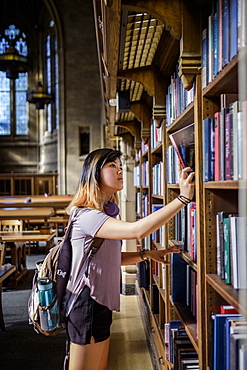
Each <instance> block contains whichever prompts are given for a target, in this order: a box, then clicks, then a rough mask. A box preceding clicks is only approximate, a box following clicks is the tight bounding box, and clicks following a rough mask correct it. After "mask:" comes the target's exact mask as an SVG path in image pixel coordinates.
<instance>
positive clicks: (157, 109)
mask: <svg viewBox="0 0 247 370" xmlns="http://www.w3.org/2000/svg"><path fill="white" fill-rule="evenodd" d="M118 77H119V78H126V79H129V80H133V81H136V82H139V83H140V84H142V85H143V87H144V90H146V91H147V93H148V95H150V96H152V97H153V119H155V120H159V121H160V120H162V119H163V118H165V110H166V108H165V106H166V103H165V99H166V90H167V86H168V84H169V81H168V80H166V79H165V78H164V77H163V76H162V74H161V72H160V71H159V69H158V68H157V67H153V66H148V67H140V68H133V69H127V70H122V71H120V72H119V73H118Z"/></svg>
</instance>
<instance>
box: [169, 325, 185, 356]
mask: <svg viewBox="0 0 247 370" xmlns="http://www.w3.org/2000/svg"><path fill="white" fill-rule="evenodd" d="M168 324H169V325H168V327H167V328H166V329H167V333H166V340H168V343H167V348H168V358H169V361H170V362H173V331H174V330H178V328H184V326H183V323H182V321H180V320H171V321H169V323H168Z"/></svg>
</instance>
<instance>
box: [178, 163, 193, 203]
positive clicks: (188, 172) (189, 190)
mask: <svg viewBox="0 0 247 370" xmlns="http://www.w3.org/2000/svg"><path fill="white" fill-rule="evenodd" d="M178 174H179V188H180V195H181V196H184V197H186V198H187V199H189V200H192V198H193V196H194V188H195V183H194V176H195V172H192V169H191V168H190V167H185V168H183V169H182V168H181V167H180V166H179V168H178Z"/></svg>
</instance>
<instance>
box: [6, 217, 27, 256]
mask: <svg viewBox="0 0 247 370" xmlns="http://www.w3.org/2000/svg"><path fill="white" fill-rule="evenodd" d="M0 230H1V231H5V232H6V231H14V232H18V231H22V230H23V221H22V220H2V221H0ZM26 251H27V252H28V255H29V256H30V254H31V243H29V242H27V243H26Z"/></svg>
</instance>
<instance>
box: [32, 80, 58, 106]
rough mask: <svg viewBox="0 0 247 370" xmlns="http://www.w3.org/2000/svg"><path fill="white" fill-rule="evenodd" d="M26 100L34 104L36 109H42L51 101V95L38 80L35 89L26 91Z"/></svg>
mask: <svg viewBox="0 0 247 370" xmlns="http://www.w3.org/2000/svg"><path fill="white" fill-rule="evenodd" d="M27 101H28V102H29V103H33V104H35V105H36V109H44V107H45V104H49V103H52V101H53V99H52V95H51V94H48V93H47V92H46V91H45V89H44V87H43V85H42V83H41V82H40V81H39V82H38V85H37V89H36V90H28V91H27Z"/></svg>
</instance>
